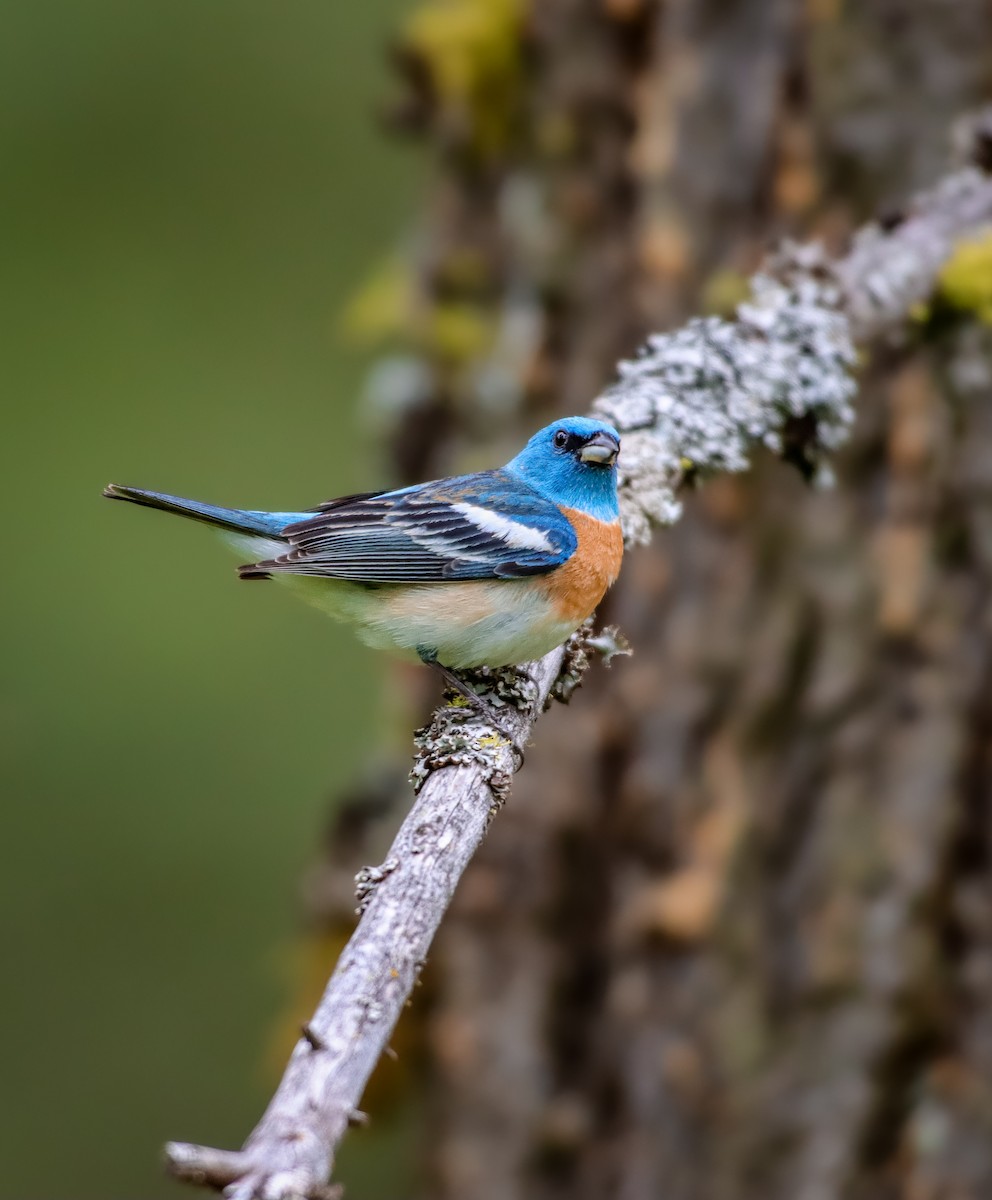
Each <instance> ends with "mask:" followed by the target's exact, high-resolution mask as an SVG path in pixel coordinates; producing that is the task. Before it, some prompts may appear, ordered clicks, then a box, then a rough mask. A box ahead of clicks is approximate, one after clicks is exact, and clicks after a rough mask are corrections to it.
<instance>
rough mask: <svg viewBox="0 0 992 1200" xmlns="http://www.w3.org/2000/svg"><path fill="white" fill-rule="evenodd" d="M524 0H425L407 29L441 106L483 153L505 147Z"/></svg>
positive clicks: (408, 39) (409, 43)
mask: <svg viewBox="0 0 992 1200" xmlns="http://www.w3.org/2000/svg"><path fill="white" fill-rule="evenodd" d="M522 14H523V3H522V0H423V2H422V3H421V4H420V5H419V7H418V8H417V9H416V10H415V11H414V12H413V13H412V15H411V16H410V18H409V20H408V21H407V23H406V27H405V29H404V31H403V42H404V45H405V46H406V47H407V48H408V49H410V50H412V51H413V52H414V53H415V54H416V55H417V56H418V57H419V58H420V59H421V60H422V61H423V63H424V64H425V66H426V67H427V70H428V72H429V74H430V78H431V81H432V84H433V87H434V91H435V93H436V96H437V99H438V101H439V102H440V104H441V106H442V109H443V110H447V114H448V115H449V116H450V117H452V118H453V119H454V121H455V123H457V124H459V125H461V126H463V127H464V131H465V133H466V134H467V135H468V140H469V141H470V143H472V144H473V145H474V147H475V148H476V149H477V150H478V151H480V152H481V153H483V154H490V153H494V152H497V151H499V150H500V149H502V148H503V147H504V146H505V144H506V141H507V138H508V136H509V132H510V118H511V115H512V112H513V109H514V98H515V96H516V94H517V91H518V87H519V82H520V75H521V67H522V63H521V43H520V23H521V18H522Z"/></svg>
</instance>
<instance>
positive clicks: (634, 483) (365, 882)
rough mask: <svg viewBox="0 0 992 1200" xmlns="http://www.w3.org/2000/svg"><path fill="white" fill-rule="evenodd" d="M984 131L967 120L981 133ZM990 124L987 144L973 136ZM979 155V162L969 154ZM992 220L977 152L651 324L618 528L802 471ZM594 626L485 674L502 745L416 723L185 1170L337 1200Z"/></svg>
mask: <svg viewBox="0 0 992 1200" xmlns="http://www.w3.org/2000/svg"><path fill="white" fill-rule="evenodd" d="M990 126H992V119H990V117H989V115H988V114H985V116H984V126H983V124H981V123H976V125H975V139H976V142H975V144H976V145H977V144H979V143H981V144H982V146H983V147H986V146H987V144H988V137H987V135H986V134H983V128H984V127H990ZM982 139H984V141H983V140H982ZM974 161H976V162H981V161H982V159H981V158H980V157H979V156H978V155H977V154H976V155H975V159H974ZM990 224H992V179H990V178H989V177H988V176H987V175H986V174H984V173H983V172H982V171H981V170H979V169H978V168H977V167H974V166H972V167H967V168H965V169H963V170H961V171H958V172H956V173H955V174H953V175H950V176H948V177H947V178H946V179H945V180H944V181H943V183H941V184H940V185H939V186H938V187H937V188H935V189H934V190H932V191H930V192H928V193H925V194H923V195H921V196H919V197H917V198H916V200H915V201H914V202H913V203H912V205H911V206H910V207H909V209H908V210H907V212H906V214H905V215H903V216H902V217H901V218H900V219H899V221H898V223H896V224H895V225H894V226H893V224H892V223H891V222H890V223H889V224H888V227H886V228H882V227H880V226H878V225H871V226H868V227H866V228H865V229H864V230H862V231H861V232H860V233H859V234H858V236H857V237H856V238H855V240H854V243H853V246H852V249H851V251H850V253H849V254H848V255H847V256H846V257H845V258H844V259H842V260H840V261H839V262H836V263H830V262H829V261H828V260H827V259H826V258H825V256H824V255H823V254H822V252H820V251H819V250H818V249H817V248H815V247H803V248H796V247H786V248H785V250H783V251H782V252H781V253H780V254H779V256H778V257H777V258H776V259H775V260H773V261H772V263H771V265H770V267H769V269H768V271H767V272H765V273H763V274H761V275H759V276H757V277H756V278H755V279H754V280H753V291H754V296H753V299H752V301H751V302H750V303H748V304H745V305H742V306H741V308H740V309H739V311H738V320H737V321H735V322H727V321H722V320H718V319H716V318H707V319H704V320H696V321H692V322H690V323H689V324H688V325H687V326H685V327H684V328H683V329H681V330H678V331H676V332H674V333H671V334H665V335H660V336H658V337H654V338H652V339H650V341H649V343H648V346H647V347H646V349H645V351H644V352H643V353H642V354H641V356H640V357H639V358H637V359H636V360H634V361H632V362H628V363H622V364H621V365H620V380H619V382H618V383H617V384H616V385H615V386H614V387H613V388H611V389H609V390H608V391H607V392H606V393H605V394H604V395H603V396H602V397H600V398H599V400H597V402H596V404H595V405H594V408H595V410H596V411H597V412H598V413H600V414H605V415H607V416H609V417H610V418H611V419H612V420H613V421H614V423H615V424H616V425H617V427H618V428H619V430H620V432H621V434H622V435H623V456H622V464H623V475H622V478H621V494H622V501H623V520H624V531H625V536H626V538H627V541H628V543H637V542H643V541H646V540H647V539H648V537H649V536H650V531H651V528H652V526H653V525H655V524H659V523H668V522H671V521H672V520H674V519H676V517H677V516H678V512H679V504H678V500H677V492H678V488H679V485H680V484H681V483H682V482H683V480H684V479H685V476H686V473H687V471H689V470H692V471H698V470H701V469H702V470H733V471H739V470H743V469H745V468H746V466H747V463H748V454H749V452H750V449H751V448H752V447H753V446H754V445H756V444H764V445H766V446H769V447H771V448H772V449H774V450H776V451H778V452H780V453H781V454H782V455H783V457H786V458H788V459H790V461H794V462H796V463H797V465H799V466H800V467H801V468H803V469H804V470H806V471H807V473H808V474H810V475H811V476H815V475H817V474H819V475H820V476H821V477H822V475H823V473H824V471H825V468H824V465H823V462H822V458H823V454H824V452H826V451H829V450H831V449H833V448H834V447H835V446H837V445H838V444H839V443H840V442H841V441H842V440H843V438H844V437H845V435H846V432H847V430H848V428H849V426H850V423H851V421H852V419H853V410H852V406H851V401H852V399H853V393H854V390H855V385H854V382H853V379H852V376H851V369H852V366H853V363H854V352H853V345H852V343H853V340H855V339H856V340H865V339H867V338H870V337H875V336H877V335H878V334H880V333H882V332H884V331H886V330H887V329H891V328H893V327H895V326H897V325H898V324H899V323H900V322H902V321H903V320H904V319H905V317H906V315H907V313H908V312H909V311H910V310H911V309H912V308H913V306H914V305H916V304H917V303H919V302H920V301H921V300H924V299H925V298H926V297H927V296H928V295H929V294H930V293H931V292H932V290H933V286H934V283H935V280H936V277H937V274H938V272H939V270H940V268H941V266H942V264H943V263H944V262H945V261H946V259H947V258H948V256H949V254H950V252H951V250H952V247H953V244H954V242H955V240H956V239H958V238H960V237H961V236H963V235H966V234H970V233H974V232H975V231H976V230H978V229H980V228H982V227H984V226H987V225H990ZM592 648H596V647H595V646H594V639H592V638H591V636H590V634H589V631H588V629H587V628H584V629H583V630H580V631H579V634H578V635H576V637H575V638H573V640H572V641H571V642H570V643H569V644H568V646H567V647H564V648H559V649H558V650H555V651H554V652H553V653H551V654H549V655H547V656H546V657H545V658H544V659H542V660H541V662H539V663H536V664H529V665H528V666H527V667H526V669H525V672H526V673H524V674H521V673H520V672H519V671H514V670H508V671H490V672H483V673H482V686H483V687H484V688H488V689H489V690H490V692H491V695H490V699H491V700H494V702H495V703H502V704H503V705H504V707H503V709H502V710H501V718H502V723H503V724H504V726H505V727H506V729H507V730H508V731H509V732H511V733H512V734H513V737H514V742H515V743H516V745H515V746H511V745H510V744H508V743H507V741H506V740H505V739H504V738H502V737H500V736H499V735H498V734H496V733H495V732H494V731H493V730H492V729H491V728H490V727H488V726H487V725H486V724H485V723H484V721H483V720H482V719H481V718H480V717H478V716H476V715H475V714H474V713H472V712H471V711H469V710H466V709H464V708H458V707H453V706H449V707H445V708H441V709H439V710H438V712H437V713H435V715H434V719H433V721H432V724H431V725H430V726H429V728H428V729H427V730H425V731H421V733H420V735H419V736H418V748H419V749H418V757H417V760H416V762H415V765H414V768H413V772H412V775H411V779H412V781H413V783H414V787H415V789H416V790H417V798H416V801H415V803H414V806H413V808H412V809H411V811H410V813H409V814H408V816H407V818H406V820H405V821H404V822H403V824H402V827H401V828H400V831H399V833H398V834H397V836H396V840H395V841H394V843H393V845H392V848H391V850H390V852H389V856H388V858H387V860H386V861H385V863H383V865H382V866H381V867H378V868H366V869H365V871H364V872H363V873H362V874H361V875H360V877H359V888H360V893H359V894H360V900H361V910H362V917H361V920H360V922H359V924H358V927H357V928H356V930H355V933H354V935H353V936H352V938H351V940H350V942H349V943H348V945H347V947H346V948H345V950H344V952H343V953H342V955H341V958H340V960H339V962H338V964H337V966H336V968H335V971H334V974H333V976H332V978H331V980H330V982H329V983H328V985H327V989H326V991H325V993H324V995H323V998H322V999H321V1001H320V1005H319V1007H318V1009H317V1011H316V1013H315V1014H314V1016H313V1018H312V1019H311V1021H310V1022H309V1023H308V1024H307V1026H306V1027H305V1031H304V1033H303V1035H302V1036H301V1038H300V1041H299V1042H298V1043H297V1046H296V1048H295V1050H294V1051H293V1054H292V1057H291V1058H290V1061H289V1065H288V1066H287V1068H286V1073H285V1075H284V1076H283V1079H282V1082H281V1083H280V1085H279V1088H278V1090H277V1091H276V1093H275V1095H274V1096H273V1098H272V1101H271V1103H270V1104H269V1106H268V1108H267V1110H266V1112H265V1114H264V1115H263V1117H262V1119H261V1121H260V1122H259V1124H258V1125H257V1127H256V1128H255V1130H254V1131H253V1132H252V1134H251V1136H250V1137H249V1138H248V1140H247V1142H246V1143H245V1145H244V1148H243V1149H242V1150H240V1151H238V1152H226V1151H219V1150H212V1149H208V1148H204V1147H199V1146H193V1145H189V1144H186V1143H170V1144H169V1146H168V1147H167V1149H166V1159H167V1166H168V1169H169V1170H170V1172H171V1173H172V1174H173V1175H175V1176H176V1177H178V1178H180V1179H184V1180H187V1181H189V1182H192V1183H197V1184H202V1185H206V1186H210V1187H214V1188H217V1189H223V1190H224V1192H225V1195H227V1196H228V1197H229V1198H230V1200H290V1198H298V1197H305V1198H307V1200H330V1197H332V1196H334V1195H337V1194H338V1192H337V1189H335V1188H332V1187H330V1186H329V1185H328V1183H327V1180H328V1178H329V1176H330V1172H331V1167H332V1165H333V1159H334V1152H335V1149H336V1147H337V1145H338V1144H339V1142H340V1141H341V1139H342V1137H343V1136H344V1134H345V1131H346V1130H347V1128H348V1126H349V1124H353V1123H355V1122H356V1121H360V1120H361V1119H362V1116H361V1114H359V1113H358V1111H357V1106H358V1103H359V1101H360V1099H361V1095H362V1092H363V1090H364V1088H365V1084H366V1082H367V1080H368V1078H369V1075H370V1074H371V1072H372V1070H373V1068H374V1066H375V1064H376V1062H377V1061H378V1059H379V1057H380V1056H381V1055H382V1053H383V1052H384V1051H385V1049H386V1047H387V1044H388V1040H389V1038H390V1036H391V1034H392V1030H393V1028H394V1026H395V1024H396V1022H397V1020H398V1019H399V1016H400V1014H401V1012H402V1010H403V1007H404V1005H405V1004H406V1003H407V1001H408V998H409V996H410V994H411V992H412V990H413V988H414V986H415V984H416V981H417V977H418V975H419V973H420V969H421V967H422V966H423V963H424V960H425V958H426V955H427V951H428V948H429V946H430V944H431V941H432V939H433V937H434V934H435V932H436V930H437V928H438V925H439V924H440V922H441V920H442V918H443V916H444V913H445V911H446V909H447V906H448V903H449V901H450V899H451V896H452V894H453V892H454V890H455V887H456V885H457V883H458V880H459V878H460V877H461V875H462V872H463V871H464V870H465V868H466V866H467V865H468V863H469V861H470V859H471V858H472V855H473V853H474V852H475V850H476V848H477V846H478V845H479V843H480V841H481V840H482V837H483V836H484V834H485V832H486V829H487V827H488V824H489V821H490V820H491V818H492V816H493V815H494V813H495V812H496V811H497V810H498V808H499V807H500V805H501V804H502V801H503V799H504V797H505V795H506V793H507V791H508V788H509V785H510V781H511V779H512V775H513V773H514V771H515V770H516V769H517V767H518V766H519V764H520V762H522V758H523V755H522V751H521V750H520V749H519V748H520V747H523V746H524V745H525V744H526V742H527V740H528V738H529V737H530V735H531V732H532V729H533V726H534V723H535V721H536V719H537V717H538V715H539V714H540V712H542V711H543V709H544V708H545V707H546V705H547V703H548V702H549V697H551V696H552V695H554V694H555V693H556V692H557V694H558V695H560V696H562V698H567V694H569V693H570V691H571V689H572V688H573V687H574V686H575V683H576V682H577V681H578V678H579V677H580V675H581V672H582V670H583V669H584V666H585V661H586V659H587V656H588V652H589V651H590V649H592Z"/></svg>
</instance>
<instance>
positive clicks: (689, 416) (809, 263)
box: [594, 247, 855, 544]
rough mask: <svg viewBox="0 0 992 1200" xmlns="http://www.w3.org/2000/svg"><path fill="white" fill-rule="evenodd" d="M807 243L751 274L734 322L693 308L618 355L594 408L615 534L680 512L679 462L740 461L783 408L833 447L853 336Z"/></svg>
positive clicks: (848, 418) (849, 381)
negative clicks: (616, 495)
mask: <svg viewBox="0 0 992 1200" xmlns="http://www.w3.org/2000/svg"><path fill="white" fill-rule="evenodd" d="M824 264H825V259H824V258H823V256H822V252H820V251H819V249H818V248H817V247H798V248H797V247H790V248H787V250H786V251H785V252H784V254H783V255H782V256H781V257H780V259H779V260H777V261H776V263H775V264H774V267H775V274H774V275H772V274H760V275H756V276H755V277H754V279H753V280H752V292H753V295H752V298H751V299H750V300H749V301H748V302H747V303H745V304H742V305H740V307H739V308H738V310H737V320H736V321H725V320H722V319H720V318H718V317H704V318H699V319H697V320H694V321H690V322H689V323H688V325H686V326H684V327H683V328H682V329H679V330H676V331H675V332H674V333H665V334H657V335H655V336H653V337H651V338H649V339H648V342H647V344H646V346H645V347H644V348H643V349H642V351H641V353H640V354H639V356H638V357H637V358H635V359H633V360H630V361H627V362H622V363H620V366H619V375H620V379H619V381H618V382H617V383H616V384H615V385H614V386H613V387H611V388H610V389H609V390H608V391H607V392H605V393H604V394H603V395H602V396H601V397H600V398H599V399H598V400H597V401H596V403H595V406H594V407H595V410H596V412H597V413H599V414H600V415H602V416H604V417H606V418H607V419H608V420H610V421H612V422H613V423H614V424H615V425H616V426H617V428H618V429H619V430H620V432H621V434H622V435H623V452H622V454H621V474H620V492H621V509H622V519H623V526H624V536H625V538H626V539H627V541H628V543H632V544H637V543H641V542H646V541H647V540H648V538H649V537H650V531H651V526H652V525H655V524H662V525H665V524H671V523H672V522H673V521H674V520H676V519H677V518H678V516H679V513H680V505H679V502H678V500H677V498H676V489H677V488H678V485H679V483H680V481H681V480H682V479H683V477H684V475H685V472H686V470H687V469H688V468H692V469H696V470H700V471H710V470H721V471H743V470H745V469H746V468H747V467H748V465H749V455H750V453H751V451H752V449H753V448H754V447H755V446H756V445H764V446H766V447H768V448H769V449H771V450H773V451H776V452H778V451H780V450H781V449H782V431H783V429H784V427H785V426H786V424H787V422H788V421H789V420H790V418H803V417H806V418H810V419H811V428H812V429H813V430H814V431H815V434H814V440H815V447H814V449H822V450H833V449H835V448H836V447H837V446H838V445H840V443H841V442H842V441H843V440H844V438H845V437H846V435H847V432H848V429H849V428H850V425H851V422H852V421H853V419H854V409H853V406H852V403H851V402H852V399H853V397H854V393H855V383H854V380H853V378H852V376H851V369H852V367H853V365H854V362H855V353H854V346H853V343H852V340H851V334H850V329H849V326H848V322H847V320H846V318H845V316H844V315H843V313H842V312H841V311H840V310H839V308H838V305H839V301H840V296H839V292H838V289H837V287H836V284H835V282H834V280H833V279H832V277H831V276H830V274H829V272H828V271H827V270H826V269H825V265H824Z"/></svg>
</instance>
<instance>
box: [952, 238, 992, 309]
mask: <svg viewBox="0 0 992 1200" xmlns="http://www.w3.org/2000/svg"><path fill="white" fill-rule="evenodd" d="M940 297H941V299H942V300H944V301H945V302H946V303H948V304H950V305H951V306H952V307H953V308H956V309H958V310H961V311H964V312H971V313H974V314H975V316H977V317H978V319H979V320H980V321H983V322H985V324H987V325H992V233H986V234H983V235H982V236H981V237H978V238H971V239H968V240H966V241H962V242H960V243H959V244H958V246H957V248H956V250H955V251H954V254H953V255H952V256H951V258H950V259H949V260H948V262H947V265H946V266H945V267H944V269H943V270H942V271H941V273H940Z"/></svg>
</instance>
